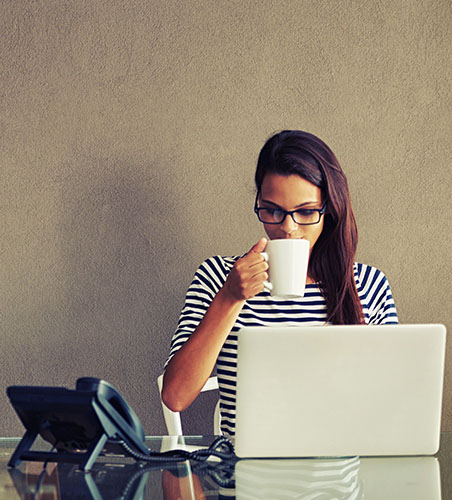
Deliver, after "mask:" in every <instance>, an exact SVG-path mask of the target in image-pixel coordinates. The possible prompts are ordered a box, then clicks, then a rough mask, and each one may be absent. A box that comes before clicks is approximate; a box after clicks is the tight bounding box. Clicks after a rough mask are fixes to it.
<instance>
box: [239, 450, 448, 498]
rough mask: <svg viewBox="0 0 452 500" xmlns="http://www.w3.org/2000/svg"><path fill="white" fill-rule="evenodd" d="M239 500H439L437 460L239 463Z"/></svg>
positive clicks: (415, 458)
mask: <svg viewBox="0 0 452 500" xmlns="http://www.w3.org/2000/svg"><path fill="white" fill-rule="evenodd" d="M235 484H236V499H237V500H244V499H246V500H254V499H255V500H267V499H268V500H270V499H272V500H278V499H285V500H287V499H292V498H293V499H297V500H364V499H365V500H380V499H382V498H384V499H385V500H395V499H397V500H408V499H409V500H421V499H422V500H425V499H426V498H428V499H429V500H440V499H441V488H440V471H439V463H438V460H437V459H436V458H435V457H388V458H386V457H385V458H382V457H378V458H359V457H354V458H344V459H339V458H337V459H328V460H324V459H282V460H272V459H268V460H266V459H259V460H241V461H239V462H238V463H237V465H236V469H235Z"/></svg>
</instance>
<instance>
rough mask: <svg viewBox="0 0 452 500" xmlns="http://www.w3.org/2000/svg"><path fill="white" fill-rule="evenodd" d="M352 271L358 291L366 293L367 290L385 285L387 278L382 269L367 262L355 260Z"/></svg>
mask: <svg viewBox="0 0 452 500" xmlns="http://www.w3.org/2000/svg"><path fill="white" fill-rule="evenodd" d="M353 272H354V276H355V282H356V288H357V289H358V293H366V292H367V293H368V292H369V290H373V289H375V288H381V287H382V286H383V285H385V284H386V285H387V281H388V280H387V278H386V276H385V274H384V273H383V271H381V270H380V269H377V268H376V267H374V266H371V265H369V264H362V263H360V262H355V264H354V266H353Z"/></svg>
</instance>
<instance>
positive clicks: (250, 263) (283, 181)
mask: <svg viewBox="0 0 452 500" xmlns="http://www.w3.org/2000/svg"><path fill="white" fill-rule="evenodd" d="M255 183H256V188H257V194H256V201H255V212H256V214H257V216H258V218H259V220H260V221H261V222H262V223H263V225H264V229H265V232H266V233H267V236H268V237H269V238H270V239H280V238H304V239H307V240H308V241H309V243H310V259H309V265H308V275H307V280H306V291H305V295H304V297H302V298H299V299H296V300H287V299H285V300H284V299H278V298H277V297H272V296H271V295H270V294H269V292H268V291H266V290H264V285H263V282H264V281H265V280H266V279H268V274H267V269H268V265H267V262H266V261H265V260H264V258H263V257H262V255H261V254H260V252H262V251H263V250H264V248H265V246H266V243H267V240H266V239H265V238H262V239H261V240H259V241H258V242H257V243H256V244H255V245H254V246H253V247H252V248H251V249H250V251H249V252H248V253H246V254H245V255H244V256H242V257H238V256H237V257H220V256H216V257H212V258H211V259H208V260H206V261H205V262H204V263H203V264H202V265H201V266H200V268H199V269H198V271H197V272H196V274H195V276H194V279H193V282H192V284H191V286H190V288H189V290H188V293H187V296H186V301H185V306H184V308H183V310H182V313H181V316H180V319H179V324H178V328H177V331H176V333H175V334H174V337H173V339H172V343H171V351H170V356H169V359H168V361H167V364H166V369H165V376H164V386H163V392H162V398H163V401H164V402H165V404H166V405H167V406H168V407H169V408H170V409H172V410H173V411H182V410H184V409H185V408H187V407H188V406H189V405H190V404H191V403H192V402H193V401H194V399H195V398H196V397H197V395H198V394H199V392H200V389H201V388H202V387H203V385H204V383H205V382H206V380H207V378H208V377H209V376H210V374H211V372H212V370H213V368H214V367H215V366H216V368H217V374H218V380H219V385H220V401H221V416H222V424H221V425H222V431H223V433H224V434H225V435H226V436H229V437H232V436H233V435H234V429H235V380H236V359H237V335H236V333H237V331H238V330H239V329H240V328H241V327H243V326H253V325H254V326H256V325H273V326H274V325H275V324H278V325H283V326H293V325H297V324H300V323H301V324H306V325H307V324H309V325H315V324H319V325H320V324H325V323H326V322H329V323H331V324H359V323H366V324H383V323H397V322H398V320H397V313H396V309H395V305H394V301H393V298H392V294H391V290H390V288H389V285H388V282H387V280H386V277H385V276H384V274H383V273H382V272H381V271H379V270H378V269H375V268H374V267H371V266H367V265H364V264H358V263H355V262H354V258H355V253H356V245H357V228H356V222H355V218H354V215H353V211H352V208H351V204H350V194H349V190H348V185H347V180H346V178H345V175H344V173H343V171H342V169H341V167H340V165H339V162H338V161H337V159H336V157H335V155H334V153H333V152H332V151H331V150H330V148H329V147H328V146H327V145H326V144H325V143H324V142H323V141H321V140H320V139H319V138H318V137H316V136H314V135H312V134H309V133H307V132H301V131H296V130H294V131H290V130H286V131H282V132H280V133H278V134H276V135H274V136H273V137H271V138H270V139H269V140H268V141H267V142H266V143H265V145H264V147H263V148H262V150H261V152H260V154H259V159H258V163H257V169H256V174H255Z"/></svg>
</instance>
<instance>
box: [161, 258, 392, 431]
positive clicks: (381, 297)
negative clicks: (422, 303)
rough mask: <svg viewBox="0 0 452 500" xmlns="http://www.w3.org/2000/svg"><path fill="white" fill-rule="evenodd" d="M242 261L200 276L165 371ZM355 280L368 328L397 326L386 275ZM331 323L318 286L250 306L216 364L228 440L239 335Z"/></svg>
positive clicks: (209, 263)
mask: <svg viewBox="0 0 452 500" xmlns="http://www.w3.org/2000/svg"><path fill="white" fill-rule="evenodd" d="M239 258H240V257H239V256H236V257H220V256H216V257H211V258H210V259H207V260H206V261H204V262H203V263H202V264H201V266H200V267H199V269H198V270H197V271H196V273H195V276H194V279H193V281H192V283H191V285H190V287H189V289H188V292H187V295H186V298H185V305H184V308H183V309H182V312H181V315H180V318H179V323H178V327H177V330H176V332H175V334H174V336H173V338H172V341H171V348H170V354H169V357H168V360H167V361H166V364H165V366H166V365H167V364H168V362H169V360H170V359H171V358H172V356H173V355H174V353H175V352H176V351H177V350H178V349H179V348H180V347H181V346H182V345H183V344H184V342H185V341H186V340H187V339H188V338H189V337H190V335H191V333H192V332H193V331H194V330H195V329H196V327H197V326H198V324H199V322H200V321H201V319H202V318H203V317H204V314H205V313H206V311H207V309H208V308H209V305H210V303H211V302H212V300H213V298H214V297H215V295H216V294H217V292H218V291H219V290H220V288H221V287H222V286H223V284H224V282H225V281H226V277H227V275H228V274H229V272H230V270H231V269H232V267H233V265H234V264H235V262H236V261H237V259H239ZM354 276H355V282H356V287H357V290H358V295H359V297H360V299H361V304H362V306H363V312H364V317H365V322H366V323H367V324H389V323H398V319H397V312H396V308H395V305H394V300H393V298H392V294H391V290H390V288H389V284H388V281H387V279H386V277H385V275H384V274H383V273H382V272H381V271H379V270H378V269H376V268H374V267H372V266H367V265H365V264H358V263H355V265H354ZM326 317H327V310H326V302H325V299H324V297H323V295H322V294H321V292H320V289H319V286H318V284H308V285H306V290H305V295H304V297H301V298H297V299H290V300H287V299H280V298H278V297H272V296H271V295H270V293H269V292H268V291H266V290H264V291H263V292H261V293H259V294H258V295H256V296H255V297H253V298H251V299H249V300H247V301H246V302H245V305H244V306H243V308H242V311H241V312H240V314H239V316H238V318H237V321H236V322H235V325H234V327H233V328H232V330H231V333H230V334H229V336H228V338H227V339H226V341H225V343H224V344H223V348H222V349H221V352H220V354H219V356H218V359H217V363H216V370H217V375H218V383H219V387H220V412H221V429H222V432H223V434H224V435H226V436H228V437H233V436H234V430H235V386H236V368H237V332H238V330H240V328H242V327H243V326H262V325H264V326H274V325H283V326H296V325H300V324H305V325H324V324H325V323H326Z"/></svg>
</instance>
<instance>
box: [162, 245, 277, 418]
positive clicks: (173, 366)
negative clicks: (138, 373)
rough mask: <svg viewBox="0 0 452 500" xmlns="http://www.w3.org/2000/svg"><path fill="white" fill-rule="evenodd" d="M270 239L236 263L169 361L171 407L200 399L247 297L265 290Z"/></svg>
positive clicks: (165, 395) (166, 395) (166, 392)
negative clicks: (192, 329) (266, 258)
mask: <svg viewBox="0 0 452 500" xmlns="http://www.w3.org/2000/svg"><path fill="white" fill-rule="evenodd" d="M266 243H267V242H266V240H265V238H262V239H261V240H259V242H258V243H257V244H256V245H254V246H253V247H252V248H251V250H250V251H249V252H248V253H247V255H245V256H244V257H242V258H241V259H239V260H238V261H237V262H236V263H235V265H234V266H233V268H232V269H231V271H230V273H229V275H228V277H227V279H226V282H225V283H224V285H223V287H222V288H221V289H220V291H219V292H218V293H217V295H216V296H215V297H214V299H213V300H212V302H211V304H210V306H209V308H208V310H207V312H206V314H205V315H204V317H203V319H202V320H201V322H200V323H199V325H198V326H197V328H196V329H195V331H194V332H193V333H192V334H191V335H190V338H189V339H188V340H187V341H186V342H185V344H184V345H183V346H182V347H181V348H180V349H179V350H178V351H177V352H176V353H175V354H174V356H173V357H172V358H171V360H170V362H169V363H168V366H167V367H166V370H165V375H164V377H163V389H162V400H163V402H164V403H165V405H166V406H167V407H168V408H169V409H170V410H172V411H183V410H185V409H186V408H187V407H188V406H190V404H191V403H192V402H193V401H194V400H195V399H196V397H197V396H198V394H199V392H200V391H201V389H202V387H203V386H204V384H205V382H206V381H207V379H208V378H209V376H210V374H211V373H212V370H213V368H214V366H215V363H216V360H217V357H218V355H219V353H220V351H221V348H222V346H223V344H224V342H225V340H226V338H227V337H228V335H229V333H230V331H231V329H232V327H233V326H234V323H235V321H236V320H237V317H238V315H239V314H240V311H241V310H242V308H243V305H244V303H245V301H246V300H247V299H249V298H251V297H254V296H255V295H256V294H258V293H259V292H261V291H262V290H263V281H264V280H266V279H268V275H267V272H266V271H267V269H268V265H267V263H266V262H265V260H264V259H263V257H262V256H261V255H260V252H262V251H263V250H264V248H265V245H266Z"/></svg>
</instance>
